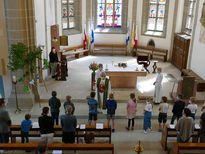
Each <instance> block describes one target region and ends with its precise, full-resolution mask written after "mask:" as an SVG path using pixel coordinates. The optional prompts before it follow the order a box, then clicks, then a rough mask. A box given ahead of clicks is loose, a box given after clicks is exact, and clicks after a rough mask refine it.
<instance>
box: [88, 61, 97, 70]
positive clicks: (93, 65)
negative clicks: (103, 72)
mask: <svg viewBox="0 0 205 154" xmlns="http://www.w3.org/2000/svg"><path fill="white" fill-rule="evenodd" d="M89 69H90V70H92V71H93V72H95V71H96V70H97V69H98V64H97V63H96V62H92V63H91V64H90V65H89Z"/></svg>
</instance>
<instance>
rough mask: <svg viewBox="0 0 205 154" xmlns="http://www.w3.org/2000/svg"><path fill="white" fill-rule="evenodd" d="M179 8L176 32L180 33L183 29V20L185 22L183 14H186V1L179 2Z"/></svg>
mask: <svg viewBox="0 0 205 154" xmlns="http://www.w3.org/2000/svg"><path fill="white" fill-rule="evenodd" d="M177 7H178V9H177V17H176V18H177V19H176V27H175V32H176V33H180V32H181V29H182V20H183V13H184V0H178V6H177Z"/></svg>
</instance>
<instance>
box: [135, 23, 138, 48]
mask: <svg viewBox="0 0 205 154" xmlns="http://www.w3.org/2000/svg"><path fill="white" fill-rule="evenodd" d="M137 41H138V26H137V25H136V29H135V45H134V48H136V47H137Z"/></svg>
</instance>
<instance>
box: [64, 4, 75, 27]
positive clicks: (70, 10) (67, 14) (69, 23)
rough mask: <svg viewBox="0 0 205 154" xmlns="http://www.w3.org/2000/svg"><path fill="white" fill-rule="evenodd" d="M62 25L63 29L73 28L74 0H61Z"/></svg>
mask: <svg viewBox="0 0 205 154" xmlns="http://www.w3.org/2000/svg"><path fill="white" fill-rule="evenodd" d="M62 26H63V29H70V28H75V7H74V0H62Z"/></svg>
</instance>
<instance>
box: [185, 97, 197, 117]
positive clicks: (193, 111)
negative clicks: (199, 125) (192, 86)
mask: <svg viewBox="0 0 205 154" xmlns="http://www.w3.org/2000/svg"><path fill="white" fill-rule="evenodd" d="M195 101H196V100H195V97H191V98H190V100H189V103H190V104H189V105H188V106H187V108H188V109H189V110H190V111H191V115H190V116H191V117H192V118H193V119H194V120H195V115H196V112H197V109H198V105H197V104H195Z"/></svg>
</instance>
